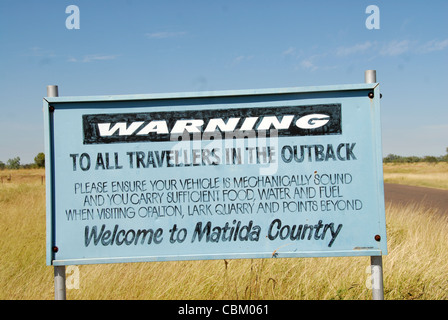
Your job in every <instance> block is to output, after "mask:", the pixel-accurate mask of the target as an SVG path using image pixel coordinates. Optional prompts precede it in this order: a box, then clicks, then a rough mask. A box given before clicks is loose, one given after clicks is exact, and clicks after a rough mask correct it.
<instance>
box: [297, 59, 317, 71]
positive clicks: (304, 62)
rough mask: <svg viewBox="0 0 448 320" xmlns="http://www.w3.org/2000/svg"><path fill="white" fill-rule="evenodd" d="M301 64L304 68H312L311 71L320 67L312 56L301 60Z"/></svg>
mask: <svg viewBox="0 0 448 320" xmlns="http://www.w3.org/2000/svg"><path fill="white" fill-rule="evenodd" d="M300 65H301V66H302V67H303V68H305V69H309V70H311V71H315V70H317V69H318V67H317V66H316V65H315V64H314V62H313V61H312V58H309V59H305V60H302V61H301V62H300Z"/></svg>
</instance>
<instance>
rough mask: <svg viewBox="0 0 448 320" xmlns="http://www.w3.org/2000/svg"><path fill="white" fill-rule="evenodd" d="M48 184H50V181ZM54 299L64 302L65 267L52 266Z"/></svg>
mask: <svg viewBox="0 0 448 320" xmlns="http://www.w3.org/2000/svg"><path fill="white" fill-rule="evenodd" d="M58 96H59V93H58V86H55V85H51V86H47V97H58ZM48 183H52V181H51V180H50V181H49V182H48ZM54 299H55V300H66V288H65V266H54Z"/></svg>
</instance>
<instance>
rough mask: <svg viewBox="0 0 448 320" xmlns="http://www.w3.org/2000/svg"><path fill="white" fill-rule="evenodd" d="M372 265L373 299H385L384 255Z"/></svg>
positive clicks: (368, 78) (372, 77)
mask: <svg viewBox="0 0 448 320" xmlns="http://www.w3.org/2000/svg"><path fill="white" fill-rule="evenodd" d="M364 77H365V83H375V82H376V70H366V71H365V73H364ZM370 265H371V272H372V298H373V300H384V288H383V257H382V256H371V257H370Z"/></svg>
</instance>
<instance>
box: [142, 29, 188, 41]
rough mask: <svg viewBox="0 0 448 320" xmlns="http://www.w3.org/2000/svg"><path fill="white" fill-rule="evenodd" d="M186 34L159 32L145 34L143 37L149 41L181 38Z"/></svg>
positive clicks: (181, 32)
mask: <svg viewBox="0 0 448 320" xmlns="http://www.w3.org/2000/svg"><path fill="white" fill-rule="evenodd" d="M186 34H187V33H186V32H185V31H176V32H169V31H160V32H151V33H147V34H145V36H146V37H147V38H149V39H166V38H175V37H181V36H184V35H186Z"/></svg>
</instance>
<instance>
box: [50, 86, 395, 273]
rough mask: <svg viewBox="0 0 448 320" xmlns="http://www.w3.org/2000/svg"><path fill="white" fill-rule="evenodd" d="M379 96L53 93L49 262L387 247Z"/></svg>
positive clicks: (288, 91)
mask: <svg viewBox="0 0 448 320" xmlns="http://www.w3.org/2000/svg"><path fill="white" fill-rule="evenodd" d="M379 96H380V94H379V86H378V84H357V85H341V86H325V87H303V88H284V89H264V90H244V91H242V90H241V91H219V92H198V93H173V94H150V95H126V96H93V97H51V98H50V97H47V98H45V99H44V120H45V135H46V136H45V140H46V159H47V166H46V174H47V177H48V178H47V264H48V265H71V264H93V263H118V262H139V261H167V260H201V259H231V258H276V257H278V258H282V257H327V256H360V255H366V256H372V255H385V254H387V246H386V228H385V209H384V191H383V174H382V156H381V154H382V153H381V127H380V104H379Z"/></svg>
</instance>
